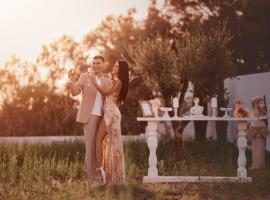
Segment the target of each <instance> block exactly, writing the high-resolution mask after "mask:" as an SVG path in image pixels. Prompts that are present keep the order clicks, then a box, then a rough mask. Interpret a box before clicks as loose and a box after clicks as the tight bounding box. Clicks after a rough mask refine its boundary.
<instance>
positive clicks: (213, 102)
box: [211, 97, 217, 108]
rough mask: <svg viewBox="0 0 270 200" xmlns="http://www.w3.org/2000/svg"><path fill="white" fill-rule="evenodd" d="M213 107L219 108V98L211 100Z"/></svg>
mask: <svg viewBox="0 0 270 200" xmlns="http://www.w3.org/2000/svg"><path fill="white" fill-rule="evenodd" d="M211 106H212V108H217V98H216V97H213V98H212V99H211Z"/></svg>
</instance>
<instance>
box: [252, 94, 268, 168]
mask: <svg viewBox="0 0 270 200" xmlns="http://www.w3.org/2000/svg"><path fill="white" fill-rule="evenodd" d="M251 105H252V108H253V109H254V112H253V115H254V117H265V116H267V111H266V106H265V101H264V99H263V98H262V97H256V98H254V99H252V100H251ZM268 134H269V131H268V128H267V126H266V124H265V122H264V121H263V120H260V119H259V120H258V121H256V122H252V123H251V124H250V127H249V129H248V131H247V135H248V139H249V140H251V146H252V167H251V168H253V169H258V168H263V167H265V149H264V145H265V138H266V136H267V135H268Z"/></svg>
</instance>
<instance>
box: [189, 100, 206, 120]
mask: <svg viewBox="0 0 270 200" xmlns="http://www.w3.org/2000/svg"><path fill="white" fill-rule="evenodd" d="M199 102H200V99H199V98H198V97H194V99H193V103H194V106H193V107H191V109H190V114H191V115H199V116H202V115H203V109H204V108H203V106H200V105H199Z"/></svg>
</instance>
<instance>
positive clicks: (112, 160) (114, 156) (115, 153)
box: [90, 60, 129, 183]
mask: <svg viewBox="0 0 270 200" xmlns="http://www.w3.org/2000/svg"><path fill="white" fill-rule="evenodd" d="M90 78H91V81H92V82H93V84H94V85H95V87H96V88H97V90H98V91H99V92H100V93H101V94H103V95H105V96H106V98H105V102H104V106H103V111H104V117H103V120H102V121H101V124H100V126H99V130H98V133H97V134H99V136H101V135H102V136H104V137H100V138H104V140H103V145H104V146H103V160H102V161H101V160H97V165H98V166H100V169H101V171H103V169H104V171H105V175H106V180H107V181H108V182H114V183H117V182H118V183H119V182H122V181H123V180H124V178H125V171H124V169H125V166H124V151H123V143H122V139H121V113H120V110H119V105H120V104H121V103H123V102H124V101H125V98H126V96H127V92H128V84H129V70H128V63H127V62H126V61H123V60H120V61H117V62H116V63H115V66H114V67H113V70H112V82H113V86H112V87H111V88H110V89H107V90H106V89H104V88H102V87H101V86H99V85H98V84H97V82H96V79H95V77H94V76H90ZM101 165H102V166H103V168H102V167H101ZM103 178H104V177H103ZM104 182H105V178H104Z"/></svg>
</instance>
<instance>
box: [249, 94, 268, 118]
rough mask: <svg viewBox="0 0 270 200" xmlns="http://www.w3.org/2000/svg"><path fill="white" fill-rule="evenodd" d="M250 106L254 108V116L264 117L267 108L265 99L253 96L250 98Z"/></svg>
mask: <svg viewBox="0 0 270 200" xmlns="http://www.w3.org/2000/svg"><path fill="white" fill-rule="evenodd" d="M251 105H252V108H253V109H254V113H253V115H254V117H266V116H267V110H266V106H265V101H264V99H263V98H262V97H255V98H253V99H252V100H251Z"/></svg>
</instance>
